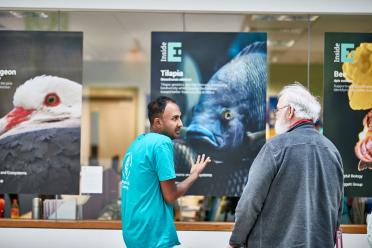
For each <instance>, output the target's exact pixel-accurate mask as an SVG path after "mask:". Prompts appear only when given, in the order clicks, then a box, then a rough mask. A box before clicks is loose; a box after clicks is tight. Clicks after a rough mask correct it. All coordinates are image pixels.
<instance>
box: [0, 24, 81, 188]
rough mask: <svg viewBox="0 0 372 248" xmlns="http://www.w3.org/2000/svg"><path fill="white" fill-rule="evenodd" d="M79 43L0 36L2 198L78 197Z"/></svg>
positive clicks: (55, 35) (37, 35)
mask: <svg viewBox="0 0 372 248" xmlns="http://www.w3.org/2000/svg"><path fill="white" fill-rule="evenodd" d="M82 41H83V34H82V33H81V32H28V31H0V54H1V59H0V193H34V194H78V193H79V174H80V119H81V118H80V117H81V107H82V106H81V102H82V85H81V82H82V51H83V50H82V46H83V43H82Z"/></svg>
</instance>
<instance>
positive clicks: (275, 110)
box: [273, 105, 289, 114]
mask: <svg viewBox="0 0 372 248" xmlns="http://www.w3.org/2000/svg"><path fill="white" fill-rule="evenodd" d="M288 107H289V105H285V106H283V107H280V108H278V107H277V108H275V109H274V110H273V112H274V114H276V113H278V112H279V110H281V109H284V108H288Z"/></svg>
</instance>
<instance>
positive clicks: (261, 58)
mask: <svg viewBox="0 0 372 248" xmlns="http://www.w3.org/2000/svg"><path fill="white" fill-rule="evenodd" d="M266 49H267V48H266V42H265V41H262V42H253V43H251V44H249V45H247V46H245V47H243V48H242V49H241V50H240V52H239V53H238V54H237V55H235V56H234V57H233V58H232V59H231V60H230V61H228V62H227V63H226V64H224V65H222V66H221V67H220V68H219V69H218V70H217V71H216V72H215V73H214V74H213V75H212V76H211V77H210V79H209V80H208V81H207V82H206V84H205V86H204V88H203V89H204V90H205V91H206V92H208V91H209V92H211V91H213V92H214V93H213V94H201V95H200V96H199V98H198V101H196V104H195V105H194V106H193V107H192V113H191V114H190V113H185V115H189V116H190V117H189V119H190V121H189V122H188V123H187V122H185V123H186V125H185V127H184V128H183V130H182V134H183V135H182V139H180V140H175V141H174V151H175V165H176V172H177V173H179V174H180V175H187V173H188V171H189V170H190V166H191V164H192V163H191V162H190V161H192V160H193V159H195V156H196V155H197V154H202V153H205V154H207V155H208V156H210V157H211V158H212V163H211V165H210V166H208V167H207V169H206V170H205V173H204V174H203V175H202V176H203V178H202V180H199V181H197V182H196V183H195V185H194V186H193V187H192V188H191V190H190V194H204V195H227V196H239V195H240V194H241V192H242V191H243V188H244V186H245V184H246V182H247V180H248V173H249V169H250V166H251V164H252V162H253V159H254V158H255V156H256V155H257V153H258V151H259V149H260V148H261V147H262V145H263V144H264V142H265V111H266V81H267V65H266V63H267V62H266V55H267V53H266Z"/></svg>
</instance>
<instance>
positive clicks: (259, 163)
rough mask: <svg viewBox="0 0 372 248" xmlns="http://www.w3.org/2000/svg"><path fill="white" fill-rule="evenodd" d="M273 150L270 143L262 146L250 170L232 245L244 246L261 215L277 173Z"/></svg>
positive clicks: (236, 215) (231, 239)
mask: <svg viewBox="0 0 372 248" xmlns="http://www.w3.org/2000/svg"><path fill="white" fill-rule="evenodd" d="M277 170H278V168H277V165H276V163H275V160H274V157H273V150H272V149H270V147H269V144H266V145H264V146H263V147H262V149H261V151H260V152H259V154H258V155H257V157H256V159H255V160H254V162H253V164H252V167H251V169H250V171H249V176H248V183H247V185H246V186H245V188H244V191H243V194H242V196H241V197H240V200H239V202H238V206H237V207H236V210H235V225H234V230H233V232H232V234H231V237H230V241H229V245H230V247H242V246H244V245H245V243H246V241H247V237H248V235H249V233H250V232H251V230H252V228H253V226H254V224H255V223H256V220H257V218H258V217H259V215H260V213H261V210H262V207H263V204H264V202H265V199H266V196H267V194H268V192H269V189H270V185H271V182H272V180H273V179H274V177H275V175H276V173H277Z"/></svg>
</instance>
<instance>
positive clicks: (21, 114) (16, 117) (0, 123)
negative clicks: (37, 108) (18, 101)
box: [0, 107, 34, 135]
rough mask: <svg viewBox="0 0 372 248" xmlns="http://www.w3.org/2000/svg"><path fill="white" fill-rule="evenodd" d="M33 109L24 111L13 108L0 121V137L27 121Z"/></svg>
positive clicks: (19, 108)
mask: <svg viewBox="0 0 372 248" xmlns="http://www.w3.org/2000/svg"><path fill="white" fill-rule="evenodd" d="M33 111H34V110H33V109H24V108H22V107H15V108H14V109H13V110H12V111H10V112H9V113H8V114H7V115H6V116H4V117H3V118H2V119H0V135H1V134H3V133H5V132H7V131H8V130H10V129H11V128H13V127H14V126H17V125H18V124H20V123H22V122H24V121H26V120H28V119H29V118H30V115H31V113H32V112H33Z"/></svg>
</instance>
